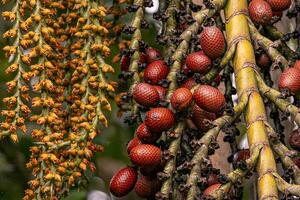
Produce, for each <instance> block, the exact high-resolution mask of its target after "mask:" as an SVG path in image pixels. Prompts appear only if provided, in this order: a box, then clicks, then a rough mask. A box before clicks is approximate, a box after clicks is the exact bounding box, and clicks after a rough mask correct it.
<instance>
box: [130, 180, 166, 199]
mask: <svg viewBox="0 0 300 200" xmlns="http://www.w3.org/2000/svg"><path fill="white" fill-rule="evenodd" d="M159 186H160V184H159V181H158V180H157V179H153V178H150V177H147V176H142V177H141V178H140V179H139V180H138V181H137V182H136V184H135V187H134V190H135V193H136V194H137V195H138V196H139V197H141V198H150V197H153V195H155V193H156V192H157V191H158V189H159Z"/></svg>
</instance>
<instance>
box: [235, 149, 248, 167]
mask: <svg viewBox="0 0 300 200" xmlns="http://www.w3.org/2000/svg"><path fill="white" fill-rule="evenodd" d="M248 158H250V151H249V149H241V150H239V151H238V152H236V153H235V154H234V156H233V163H234V164H237V163H238V162H239V161H241V160H243V161H246V160H247V159H248Z"/></svg>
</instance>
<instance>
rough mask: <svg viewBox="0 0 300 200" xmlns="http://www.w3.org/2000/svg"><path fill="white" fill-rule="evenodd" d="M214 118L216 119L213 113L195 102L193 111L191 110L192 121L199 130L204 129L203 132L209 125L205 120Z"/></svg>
mask: <svg viewBox="0 0 300 200" xmlns="http://www.w3.org/2000/svg"><path fill="white" fill-rule="evenodd" d="M215 119H216V114H215V113H211V112H207V111H205V110H203V109H201V108H200V107H199V106H197V105H196V104H195V105H194V107H193V111H192V121H193V123H194V124H195V125H196V127H197V128H198V129H199V130H201V131H204V132H206V131H208V130H209V126H208V124H207V123H206V120H210V121H213V120H215Z"/></svg>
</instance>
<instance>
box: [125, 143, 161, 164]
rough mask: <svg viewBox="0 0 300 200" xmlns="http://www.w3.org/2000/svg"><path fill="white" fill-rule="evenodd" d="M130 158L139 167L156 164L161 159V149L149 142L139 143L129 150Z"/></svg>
mask: <svg viewBox="0 0 300 200" xmlns="http://www.w3.org/2000/svg"><path fill="white" fill-rule="evenodd" d="M130 159H131V161H132V163H134V164H135V165H138V166H139V167H146V166H156V165H159V164H160V161H161V150H160V148H158V147H156V146H154V145H151V144H141V145H138V146H136V147H134V148H133V149H132V150H131V151H130Z"/></svg>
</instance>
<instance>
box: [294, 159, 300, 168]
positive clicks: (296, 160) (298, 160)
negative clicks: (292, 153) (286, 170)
mask: <svg viewBox="0 0 300 200" xmlns="http://www.w3.org/2000/svg"><path fill="white" fill-rule="evenodd" d="M293 161H294V163H295V165H297V167H298V168H299V169H300V157H296V158H293Z"/></svg>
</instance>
